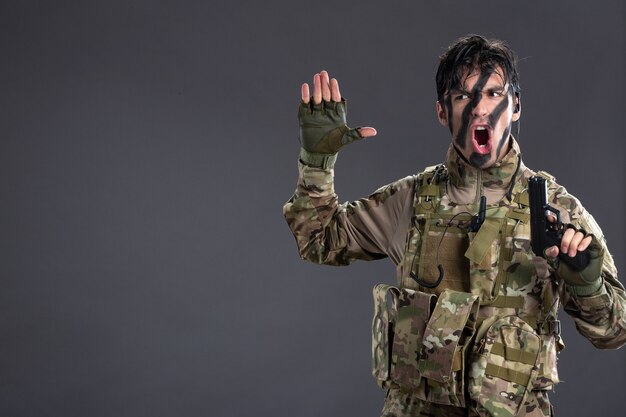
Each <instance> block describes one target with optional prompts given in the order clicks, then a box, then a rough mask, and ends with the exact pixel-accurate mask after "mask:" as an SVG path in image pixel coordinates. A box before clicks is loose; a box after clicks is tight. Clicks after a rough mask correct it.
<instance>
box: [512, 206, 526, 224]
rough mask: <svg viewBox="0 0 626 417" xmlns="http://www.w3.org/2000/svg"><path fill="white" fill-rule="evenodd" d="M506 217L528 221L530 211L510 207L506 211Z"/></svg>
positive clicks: (523, 221)
mask: <svg viewBox="0 0 626 417" xmlns="http://www.w3.org/2000/svg"><path fill="white" fill-rule="evenodd" d="M506 217H508V218H509V219H515V220H519V221H521V222H522V223H528V222H529V221H530V213H527V212H525V211H521V210H519V209H515V208H510V209H509V211H508V212H507V213H506Z"/></svg>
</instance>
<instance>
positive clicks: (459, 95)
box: [454, 94, 469, 101]
mask: <svg viewBox="0 0 626 417" xmlns="http://www.w3.org/2000/svg"><path fill="white" fill-rule="evenodd" d="M454 99H455V100H456V101H461V100H467V99H469V95H467V94H458V95H456V96H454Z"/></svg>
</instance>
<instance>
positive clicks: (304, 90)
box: [300, 83, 311, 104]
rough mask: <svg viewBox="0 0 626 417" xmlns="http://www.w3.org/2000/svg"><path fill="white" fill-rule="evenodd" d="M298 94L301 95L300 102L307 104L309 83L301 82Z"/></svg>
mask: <svg viewBox="0 0 626 417" xmlns="http://www.w3.org/2000/svg"><path fill="white" fill-rule="evenodd" d="M300 95H301V96H302V102H303V103H304V104H309V97H311V96H310V95H309V85H308V84H307V83H304V84H302V87H301V88H300Z"/></svg>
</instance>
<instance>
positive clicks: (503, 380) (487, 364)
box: [468, 316, 542, 417]
mask: <svg viewBox="0 0 626 417" xmlns="http://www.w3.org/2000/svg"><path fill="white" fill-rule="evenodd" d="M490 322H491V323H493V324H490ZM483 324H484V325H485V326H488V328H487V329H486V331H484V329H480V330H479V333H480V334H483V333H484V336H482V337H481V338H479V339H478V341H477V343H476V344H475V346H474V351H473V354H472V358H471V369H470V372H469V382H468V392H469V395H470V398H471V399H472V400H474V401H475V403H476V411H477V412H478V414H479V415H480V416H489V417H495V416H515V415H517V414H518V412H519V411H520V407H521V405H522V404H523V403H524V401H525V400H526V397H527V396H528V393H529V392H530V390H531V389H532V388H533V384H534V382H535V380H536V378H537V372H538V363H539V353H540V352H541V345H542V342H541V338H540V336H539V335H538V334H537V332H536V331H535V330H534V329H533V328H532V327H531V326H530V325H529V324H528V323H526V322H525V321H524V320H522V319H521V318H519V317H517V316H506V317H502V318H498V319H496V320H495V321H493V322H492V321H490V320H487V321H485V322H484V323H483Z"/></svg>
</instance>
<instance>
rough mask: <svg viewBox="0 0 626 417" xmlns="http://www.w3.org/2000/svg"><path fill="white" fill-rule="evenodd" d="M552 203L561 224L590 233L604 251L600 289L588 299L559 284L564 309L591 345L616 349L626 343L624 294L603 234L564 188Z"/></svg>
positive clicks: (556, 194)
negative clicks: (556, 208) (559, 216)
mask: <svg viewBox="0 0 626 417" xmlns="http://www.w3.org/2000/svg"><path fill="white" fill-rule="evenodd" d="M551 200H552V204H554V205H555V206H557V207H559V209H560V211H561V213H562V214H564V215H566V217H565V216H563V217H562V219H563V222H564V223H565V222H569V223H571V224H573V225H574V226H575V227H577V228H580V229H584V230H585V231H587V232H588V233H592V234H593V235H594V236H595V238H596V239H598V242H600V244H601V245H602V246H603V247H604V249H605V255H604V261H603V266H602V274H601V276H602V279H603V281H604V284H603V286H602V287H600V290H598V292H597V293H596V294H593V295H591V296H577V295H574V294H571V293H570V292H569V291H568V290H567V288H566V287H567V286H565V285H562V286H561V288H562V293H561V297H562V300H563V308H564V310H565V312H566V313H567V314H569V315H570V316H571V317H573V319H574V321H575V323H576V329H577V330H578V332H579V333H581V334H582V335H583V336H585V337H586V338H587V339H589V341H591V343H592V344H593V345H594V346H596V347H597V348H600V349H617V348H619V347H621V346H623V345H625V344H626V292H625V291H624V286H623V285H622V284H621V283H620V282H619V281H618V279H617V268H616V267H615V263H614V262H613V257H612V256H611V254H610V253H609V251H608V248H607V246H606V239H605V238H604V234H603V233H602V230H601V229H600V226H598V224H597V223H596V221H595V220H594V218H593V216H592V215H591V214H589V212H588V211H587V210H585V208H584V207H583V206H582V205H581V204H580V201H578V199H576V198H575V197H573V196H572V195H571V194H568V193H567V191H566V190H565V188H563V187H558V188H557V190H556V192H555V193H554V194H553V197H552V199H551Z"/></svg>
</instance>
